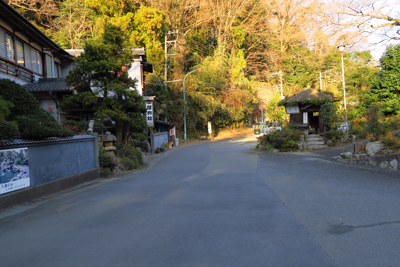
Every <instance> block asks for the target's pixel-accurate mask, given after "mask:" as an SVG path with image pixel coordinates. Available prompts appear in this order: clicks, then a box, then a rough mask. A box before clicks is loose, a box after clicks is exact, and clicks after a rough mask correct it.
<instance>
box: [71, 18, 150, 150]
mask: <svg viewBox="0 0 400 267" xmlns="http://www.w3.org/2000/svg"><path fill="white" fill-rule="evenodd" d="M127 44H128V43H127V36H126V35H125V34H124V32H123V31H121V28H119V27H117V26H113V25H111V24H105V26H104V33H103V34H102V35H101V36H100V37H99V38H96V39H92V40H89V41H87V42H85V53H84V54H82V55H81V56H80V57H78V58H76V59H75V63H74V68H73V69H72V70H71V71H70V73H69V74H68V76H67V77H66V82H67V83H68V84H71V85H75V86H76V88H77V89H78V94H77V95H70V96H67V97H65V99H64V103H65V104H64V107H66V108H67V107H69V106H73V105H76V104H78V103H82V104H83V105H84V106H86V107H89V108H91V109H93V110H94V111H95V115H96V117H97V118H99V119H107V118H112V119H113V120H114V121H115V122H116V136H117V139H118V141H117V146H119V145H120V144H121V143H122V141H123V135H122V133H123V129H124V128H126V125H128V124H131V125H133V126H134V127H135V128H138V129H141V128H144V127H145V126H146V121H145V118H144V116H143V115H142V114H141V113H142V112H144V110H145V109H144V101H143V97H142V96H140V95H139V94H138V93H137V91H136V90H131V89H130V88H135V87H136V81H135V80H133V79H131V78H130V77H129V76H128V74H127V72H126V71H124V70H123V68H122V67H123V66H126V67H127V69H129V68H130V66H131V63H132V62H133V54H132V52H131V50H130V49H129V48H130V47H128V46H127ZM91 84H96V88H95V89H93V90H91V87H90V85H91Z"/></svg>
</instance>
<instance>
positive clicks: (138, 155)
mask: <svg viewBox="0 0 400 267" xmlns="http://www.w3.org/2000/svg"><path fill="white" fill-rule="evenodd" d="M122 151H123V154H124V156H125V157H127V158H130V159H131V160H134V161H137V163H138V165H143V164H144V161H143V154H142V151H140V149H138V148H135V147H133V146H124V147H123V148H122Z"/></svg>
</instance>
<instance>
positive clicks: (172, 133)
mask: <svg viewBox="0 0 400 267" xmlns="http://www.w3.org/2000/svg"><path fill="white" fill-rule="evenodd" d="M169 135H170V136H174V135H175V126H174V128H171V129H169Z"/></svg>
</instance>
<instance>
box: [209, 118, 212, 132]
mask: <svg viewBox="0 0 400 267" xmlns="http://www.w3.org/2000/svg"><path fill="white" fill-rule="evenodd" d="M211 133H212V131H211V121H209V122H208V134H211Z"/></svg>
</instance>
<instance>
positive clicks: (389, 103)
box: [365, 45, 400, 115]
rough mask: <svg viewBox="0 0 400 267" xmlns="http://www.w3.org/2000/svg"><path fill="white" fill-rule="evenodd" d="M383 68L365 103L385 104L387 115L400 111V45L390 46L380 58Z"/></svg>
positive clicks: (384, 109) (383, 110)
mask: <svg viewBox="0 0 400 267" xmlns="http://www.w3.org/2000/svg"><path fill="white" fill-rule="evenodd" d="M380 63H381V69H380V71H379V72H378V75H377V78H376V80H375V82H374V83H373V86H372V88H371V92H370V94H369V97H368V99H367V101H365V104H366V105H367V106H368V105H370V104H371V103H374V104H378V102H381V103H382V104H384V105H385V107H384V108H383V109H382V112H383V113H384V114H385V115H390V114H399V113H400V45H396V46H388V47H387V49H386V52H385V54H384V55H383V56H382V58H381V59H380Z"/></svg>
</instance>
